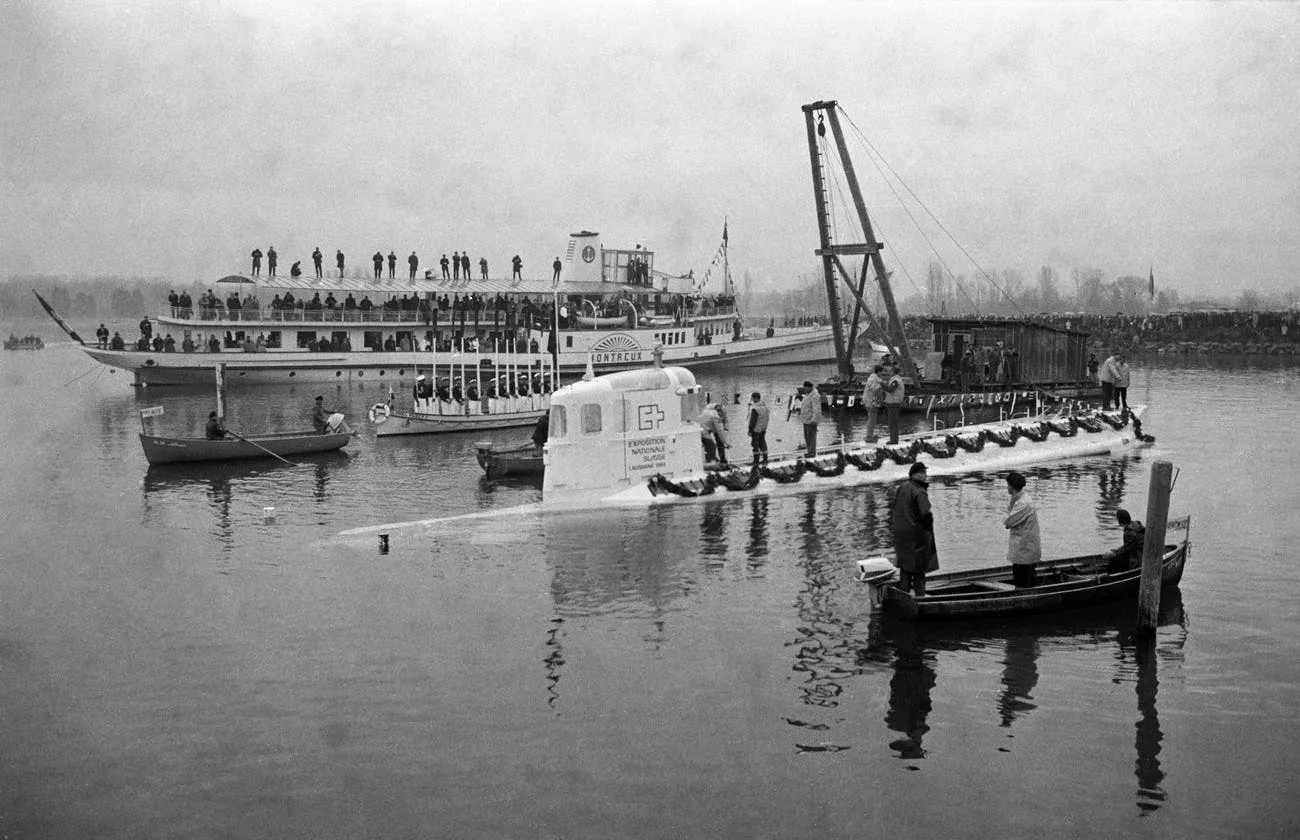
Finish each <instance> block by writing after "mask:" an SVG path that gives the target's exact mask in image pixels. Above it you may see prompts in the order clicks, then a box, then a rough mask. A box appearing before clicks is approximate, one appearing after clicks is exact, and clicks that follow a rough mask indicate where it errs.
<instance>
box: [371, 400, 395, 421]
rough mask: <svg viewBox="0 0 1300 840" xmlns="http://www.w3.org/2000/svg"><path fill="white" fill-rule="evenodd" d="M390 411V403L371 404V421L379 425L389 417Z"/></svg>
mask: <svg viewBox="0 0 1300 840" xmlns="http://www.w3.org/2000/svg"><path fill="white" fill-rule="evenodd" d="M390 413H391V412H390V411H389V409H388V403H375V404H374V405H372V406H370V422H371V423H374V424H375V425H376V426H378V425H380V424H382V423H383V422H384V421H385V420H387V419H388V415H389V414H390Z"/></svg>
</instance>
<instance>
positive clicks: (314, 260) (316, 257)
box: [311, 246, 324, 280]
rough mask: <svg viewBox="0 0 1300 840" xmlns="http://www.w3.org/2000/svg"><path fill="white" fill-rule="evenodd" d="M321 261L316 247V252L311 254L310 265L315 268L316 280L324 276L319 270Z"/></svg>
mask: <svg viewBox="0 0 1300 840" xmlns="http://www.w3.org/2000/svg"><path fill="white" fill-rule="evenodd" d="M321 259H322V257H321V252H320V246H317V247H316V250H315V251H312V252H311V261H312V265H314V266H316V279H318V280H319V279H320V278H321V277H322V276H324V274H323V272H321V270H320V264H321Z"/></svg>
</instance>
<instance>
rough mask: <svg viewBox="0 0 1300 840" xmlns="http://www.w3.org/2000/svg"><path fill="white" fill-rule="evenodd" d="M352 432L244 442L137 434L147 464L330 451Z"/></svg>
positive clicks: (271, 436)
mask: <svg viewBox="0 0 1300 840" xmlns="http://www.w3.org/2000/svg"><path fill="white" fill-rule="evenodd" d="M350 440H352V432H350V431H347V432H337V433H332V434H323V435H318V434H316V433H315V432H312V431H302V432H278V433H275V434H266V435H249V436H248V437H246V438H244V439H239V438H225V439H222V440H208V439H207V438H170V437H159V436H157V435H147V434H144V433H141V434H140V445H141V446H143V447H144V457H145V459H146V460H148V461H149V463H150V464H151V465H156V464H180V463H188V462H192V461H238V460H243V459H245V458H271V457H274V456H277V455H278V456H280V457H282V458H284V457H288V456H291V455H313V454H315V453H317V452H333V451H335V450H338V449H342V448H343V447H344V446H347V443H348V441H350Z"/></svg>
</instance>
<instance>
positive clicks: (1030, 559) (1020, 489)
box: [1002, 470, 1043, 586]
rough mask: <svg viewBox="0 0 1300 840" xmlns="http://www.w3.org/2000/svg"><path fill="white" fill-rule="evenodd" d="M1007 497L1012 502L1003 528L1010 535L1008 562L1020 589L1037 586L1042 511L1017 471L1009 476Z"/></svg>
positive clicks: (1041, 549)
mask: <svg viewBox="0 0 1300 840" xmlns="http://www.w3.org/2000/svg"><path fill="white" fill-rule="evenodd" d="M1007 493H1008V494H1010V496H1011V501H1010V503H1009V504H1008V505H1007V515H1006V517H1005V518H1004V519H1003V520H1002V525H1003V526H1004V527H1005V528H1006V529H1007V531H1008V532H1009V533H1008V541H1007V562H1008V563H1010V564H1011V574H1012V582H1013V583H1015V585H1016V586H1033V585H1034V584H1035V583H1037V572H1036V570H1035V565H1036V564H1037V563H1038V561H1039V560H1042V559H1043V542H1042V537H1041V535H1040V534H1039V531H1038V511H1037V510H1036V509H1035V508H1034V500H1033V499H1032V498H1031V497H1030V496H1029V494H1028V493H1026V492H1025V477H1024V476H1023V475H1021V474H1020V473H1018V472H1016V471H1015V470H1012V471H1011V472H1009V473H1007Z"/></svg>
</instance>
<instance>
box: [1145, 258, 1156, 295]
mask: <svg viewBox="0 0 1300 840" xmlns="http://www.w3.org/2000/svg"><path fill="white" fill-rule="evenodd" d="M1147 293H1148V294H1150V295H1151V299H1152V300H1155V299H1156V268H1155V266H1151V276H1150V279H1149V281H1148V283H1147Z"/></svg>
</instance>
